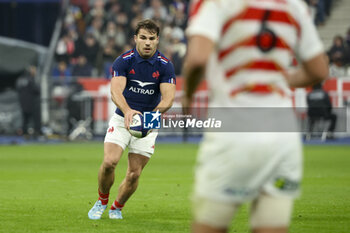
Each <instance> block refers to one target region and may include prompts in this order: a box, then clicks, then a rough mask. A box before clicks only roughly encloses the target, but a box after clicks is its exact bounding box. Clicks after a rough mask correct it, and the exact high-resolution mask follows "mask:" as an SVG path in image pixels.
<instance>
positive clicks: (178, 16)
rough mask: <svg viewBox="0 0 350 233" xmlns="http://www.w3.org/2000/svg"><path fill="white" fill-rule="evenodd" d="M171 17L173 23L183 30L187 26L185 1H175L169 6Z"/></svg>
mask: <svg viewBox="0 0 350 233" xmlns="http://www.w3.org/2000/svg"><path fill="white" fill-rule="evenodd" d="M169 11H170V15H171V16H172V19H171V22H172V23H173V24H174V25H175V26H178V27H180V28H182V29H183V30H184V29H185V28H186V25H187V15H186V12H187V5H186V3H185V2H184V1H183V0H174V1H173V2H172V3H171V5H170V6H169Z"/></svg>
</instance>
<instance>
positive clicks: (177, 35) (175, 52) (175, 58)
mask: <svg viewBox="0 0 350 233" xmlns="http://www.w3.org/2000/svg"><path fill="white" fill-rule="evenodd" d="M171 36H172V41H171V42H172V51H171V52H172V56H171V57H172V62H173V64H174V68H175V74H176V75H180V74H181V70H182V64H183V59H184V56H185V54H186V44H185V43H183V39H184V37H185V35H184V32H183V30H182V29H181V28H179V27H175V28H174V29H173V31H172V35H171Z"/></svg>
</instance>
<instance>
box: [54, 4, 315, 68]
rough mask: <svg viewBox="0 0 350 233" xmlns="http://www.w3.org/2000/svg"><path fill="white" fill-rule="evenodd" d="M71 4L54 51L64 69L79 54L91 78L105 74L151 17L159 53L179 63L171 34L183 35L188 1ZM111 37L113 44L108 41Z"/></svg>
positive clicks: (180, 46) (74, 62)
mask: <svg viewBox="0 0 350 233" xmlns="http://www.w3.org/2000/svg"><path fill="white" fill-rule="evenodd" d="M309 1H318V0H309ZM71 4H72V5H71V6H70V7H69V8H68V11H67V14H66V17H65V20H64V26H63V30H64V32H65V33H63V34H62V38H61V39H60V41H59V43H58V45H57V48H56V61H57V62H59V61H61V60H64V61H65V62H66V66H67V67H75V65H77V63H78V60H79V57H80V55H82V56H85V57H86V59H87V64H90V66H92V67H93V72H92V75H103V74H104V73H105V74H107V73H108V69H109V68H108V66H109V65H108V63H109V60H110V54H114V53H115V52H117V54H118V53H120V52H122V51H121V50H123V47H130V46H131V47H133V46H135V43H134V40H133V35H134V31H135V30H134V29H135V25H136V23H137V22H139V21H140V20H142V19H143V18H153V19H154V20H155V21H156V22H157V23H158V24H159V26H160V27H161V28H162V29H163V28H164V29H165V30H164V32H165V33H163V34H165V35H166V37H163V36H162V37H161V41H160V44H159V47H160V48H165V49H163V51H164V52H166V53H167V55H168V56H169V58H172V59H174V61H173V62H174V63H175V64H174V65H175V67H178V66H179V65H180V64H181V62H182V54H183V52H181V51H183V50H184V49H183V45H184V42H183V39H180V41H178V40H174V39H173V37H172V32H173V30H174V28H176V30H177V31H178V32H179V30H178V28H180V29H182V32H181V33H182V34H183V30H184V28H185V25H186V24H187V11H188V1H185V0H134V1H120V0H96V1H93V0H89V1H83V0H73V1H71ZM89 7H90V9H89ZM162 31H163V30H162ZM111 38H113V39H114V45H112V43H111V42H108V41H109V40H110V39H111ZM128 38H131V39H130V40H129V39H128ZM107 44H108V45H107ZM176 64H179V65H176ZM58 70H59V69H58V67H57V69H56V71H55V72H56V73H60V72H58ZM177 73H179V72H177Z"/></svg>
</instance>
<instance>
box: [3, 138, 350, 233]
mask: <svg viewBox="0 0 350 233" xmlns="http://www.w3.org/2000/svg"><path fill="white" fill-rule="evenodd" d="M196 149H197V146H196V145H181V144H173V145H165V144H163V145H158V146H157V148H156V153H155V155H154V156H153V158H152V159H151V161H150V162H149V164H148V165H147V166H146V168H145V170H144V172H143V174H142V176H141V179H140V185H139V188H138V190H137V191H136V193H135V194H134V195H133V196H132V197H131V199H130V200H129V201H128V203H127V204H126V207H125V209H124V210H123V216H124V219H123V220H121V221H120V220H110V219H108V214H107V213H105V214H104V215H103V218H102V219H101V220H98V221H93V220H89V219H88V217H87V212H88V211H89V209H90V208H91V206H92V205H93V203H94V202H95V201H96V199H97V171H98V168H99V165H100V163H101V161H102V154H103V153H102V151H103V146H102V143H88V144H87V143H86V144H85V143H84V144H60V145H21V146H0V189H1V192H0V232H4V233H5V232H6V233H10V232H21V233H22V232H35V233H38V232H79V233H81V232H99V233H100V232H122V233H124V232H135V233H136V232H140V233H141V232H142V233H145V232H149V233H161V232H162V233H163V232H189V231H190V218H191V214H190V201H189V196H190V193H191V188H192V183H193V168H194V161H195V153H196ZM349 151H350V147H347V146H307V147H305V173H304V180H303V185H302V187H303V195H302V197H301V198H300V199H298V200H297V201H296V204H295V210H294V213H293V220H292V225H291V228H290V232H291V233H300V232H302V233H314V232H317V233H343V232H344V233H345V232H349V229H350V195H349V193H350V173H349V165H350V153H349ZM126 160H127V156H125V155H124V156H123V158H122V160H121V161H120V163H119V164H118V167H117V173H116V181H115V185H114V186H113V188H112V190H111V195H110V199H111V201H110V203H111V202H112V200H113V199H114V197H115V196H116V194H117V189H118V185H119V183H120V181H121V180H122V178H123V177H124V174H125V171H126V165H127V161H126ZM247 215H248V207H247V206H244V207H243V208H242V209H241V210H240V212H239V213H238V215H237V216H236V219H235V221H234V222H233V224H232V226H231V229H230V232H248V229H249V226H248V223H247Z"/></svg>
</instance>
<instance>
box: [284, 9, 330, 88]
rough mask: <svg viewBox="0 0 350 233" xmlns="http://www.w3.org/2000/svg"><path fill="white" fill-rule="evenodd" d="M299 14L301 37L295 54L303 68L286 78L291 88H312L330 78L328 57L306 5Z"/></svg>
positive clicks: (292, 72)
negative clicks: (311, 86)
mask: <svg viewBox="0 0 350 233" xmlns="http://www.w3.org/2000/svg"><path fill="white" fill-rule="evenodd" d="M298 12H299V20H300V21H299V25H300V37H299V42H298V45H297V47H296V51H295V52H296V54H297V56H298V57H299V59H300V61H301V66H300V67H299V68H298V69H297V70H295V71H291V72H290V73H289V74H288V75H287V77H286V79H287V82H288V84H289V86H291V87H305V86H310V85H313V84H316V83H320V82H322V81H323V80H325V79H326V78H328V60H327V56H326V54H325V52H324V49H323V44H322V42H321V40H320V38H319V36H318V33H317V30H316V27H315V25H314V23H313V21H312V18H311V17H310V14H309V12H308V8H307V6H306V4H302V5H301V6H300V9H299V10H298Z"/></svg>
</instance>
